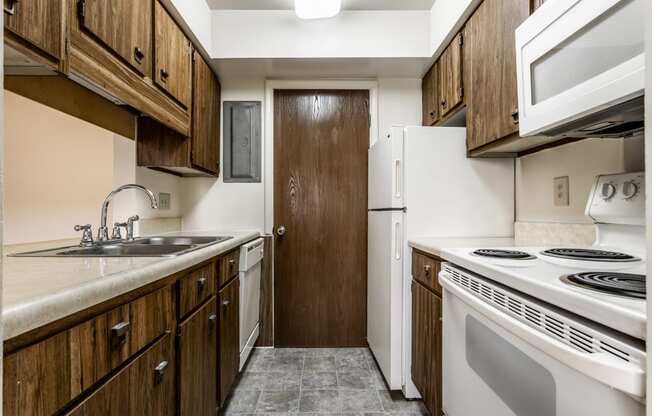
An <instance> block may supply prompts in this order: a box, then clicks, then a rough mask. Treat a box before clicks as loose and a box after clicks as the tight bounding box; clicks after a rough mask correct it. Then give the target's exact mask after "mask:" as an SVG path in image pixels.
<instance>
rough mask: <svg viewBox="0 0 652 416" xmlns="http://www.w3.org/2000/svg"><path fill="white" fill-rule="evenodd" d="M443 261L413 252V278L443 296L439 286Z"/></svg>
mask: <svg viewBox="0 0 652 416" xmlns="http://www.w3.org/2000/svg"><path fill="white" fill-rule="evenodd" d="M440 270H441V261H440V260H436V259H434V258H432V257H430V256H426V255H425V254H422V253H419V252H417V251H413V253H412V277H413V278H414V279H415V280H417V281H419V282H420V283H421V284H422V285H424V286H426V287H427V288H428V289H430V290H432V291H434V292H435V293H437V294H438V295H440V296H441V293H442V291H441V285H440V284H439V271H440Z"/></svg>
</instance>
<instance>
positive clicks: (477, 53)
mask: <svg viewBox="0 0 652 416" xmlns="http://www.w3.org/2000/svg"><path fill="white" fill-rule="evenodd" d="M529 13H530V4H529V1H528V0H485V1H484V2H483V3H482V4H481V5H480V6H479V7H478V8H477V10H476V11H475V13H474V14H473V15H472V16H471V18H470V19H469V21H468V22H467V23H466V35H467V36H466V41H465V47H464V53H465V62H466V65H467V68H466V71H467V77H468V80H469V83H470V85H472V88H471V89H470V91H469V94H468V96H467V99H466V100H467V108H468V110H467V115H466V124H467V146H468V149H469V150H473V149H477V148H478V147H481V146H483V145H485V144H488V143H491V142H494V141H496V140H499V139H501V138H503V137H507V136H510V135H513V134H515V133H518V96H517V86H516V46H515V37H514V32H515V30H516V28H517V27H518V26H519V25H520V24H521V23H522V22H523V21H524V20H525V19H526V18H527V17H528V15H529Z"/></svg>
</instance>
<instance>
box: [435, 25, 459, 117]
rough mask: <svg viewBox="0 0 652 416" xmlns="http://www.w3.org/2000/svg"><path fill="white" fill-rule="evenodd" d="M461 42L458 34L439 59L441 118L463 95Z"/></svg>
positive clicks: (457, 103)
mask: <svg viewBox="0 0 652 416" xmlns="http://www.w3.org/2000/svg"><path fill="white" fill-rule="evenodd" d="M462 42H463V35H462V33H458V34H457V36H455V37H454V38H453V40H452V41H451V43H450V45H448V47H447V48H446V49H445V50H444V52H443V53H442V54H441V57H440V58H439V110H440V115H441V117H443V116H445V115H446V114H448V113H449V112H450V111H451V110H453V109H455V108H457V107H458V106H459V105H460V104H461V103H462V98H463V95H464V89H463V75H462Z"/></svg>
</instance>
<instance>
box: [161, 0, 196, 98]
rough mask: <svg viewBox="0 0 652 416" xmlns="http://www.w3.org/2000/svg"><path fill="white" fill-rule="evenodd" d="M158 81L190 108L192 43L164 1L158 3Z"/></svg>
mask: <svg viewBox="0 0 652 416" xmlns="http://www.w3.org/2000/svg"><path fill="white" fill-rule="evenodd" d="M154 9H155V10H154V28H155V35H154V50H155V51H156V55H155V58H154V81H155V82H156V84H157V85H158V86H159V87H161V88H162V89H163V90H165V91H167V92H168V94H170V95H171V96H172V97H174V98H175V99H176V100H177V101H179V102H180V103H181V104H182V105H183V106H185V107H186V108H190V99H191V97H190V95H191V90H192V46H191V44H190V41H189V40H188V38H186V35H184V34H183V32H182V31H181V28H179V26H178V25H177V24H176V22H175V21H174V19H172V17H171V16H170V15H169V14H168V12H167V10H165V7H163V5H161V3H160V2H158V1H155V2H154Z"/></svg>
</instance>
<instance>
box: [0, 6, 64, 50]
mask: <svg viewBox="0 0 652 416" xmlns="http://www.w3.org/2000/svg"><path fill="white" fill-rule="evenodd" d="M4 7H5V12H4V19H5V29H7V30H9V31H10V32H12V33H14V34H16V35H17V36H19V37H20V38H22V39H23V40H25V41H26V42H28V43H30V44H32V45H34V46H36V47H37V48H39V49H40V50H41V51H43V52H45V53H47V54H48V55H50V56H52V57H54V58H57V59H59V58H61V55H62V50H61V45H62V37H61V31H62V30H61V16H62V7H63V5H62V0H4ZM8 11H9V12H8Z"/></svg>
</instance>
